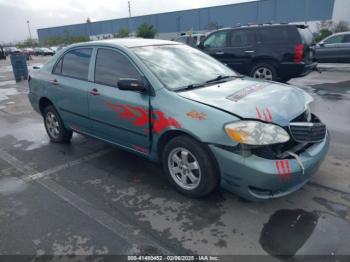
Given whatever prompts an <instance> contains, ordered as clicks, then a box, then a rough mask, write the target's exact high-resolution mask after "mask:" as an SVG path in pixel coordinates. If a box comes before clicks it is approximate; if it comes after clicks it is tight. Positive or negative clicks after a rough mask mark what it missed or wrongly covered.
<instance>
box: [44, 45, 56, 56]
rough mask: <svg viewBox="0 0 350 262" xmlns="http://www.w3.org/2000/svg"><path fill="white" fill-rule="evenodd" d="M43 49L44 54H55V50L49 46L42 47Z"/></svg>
mask: <svg viewBox="0 0 350 262" xmlns="http://www.w3.org/2000/svg"><path fill="white" fill-rule="evenodd" d="M41 51H42V55H44V56H47V55H51V56H52V55H54V54H55V51H53V50H51V49H50V48H47V47H42V48H41Z"/></svg>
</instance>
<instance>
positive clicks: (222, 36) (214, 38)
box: [204, 31, 227, 48]
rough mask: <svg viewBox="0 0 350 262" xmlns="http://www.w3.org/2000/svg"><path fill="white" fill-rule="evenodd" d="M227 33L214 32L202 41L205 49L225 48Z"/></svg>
mask: <svg viewBox="0 0 350 262" xmlns="http://www.w3.org/2000/svg"><path fill="white" fill-rule="evenodd" d="M226 41H227V31H222V32H216V33H214V34H212V35H211V36H209V37H208V38H207V40H205V41H204V46H205V47H219V48H220V47H226V46H227V44H226Z"/></svg>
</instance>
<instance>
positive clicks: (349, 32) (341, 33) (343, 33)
mask: <svg viewBox="0 0 350 262" xmlns="http://www.w3.org/2000/svg"><path fill="white" fill-rule="evenodd" d="M348 34H350V31H347V32H340V33H336V34H333V35H330V36H329V37H331V36H335V35H348Z"/></svg>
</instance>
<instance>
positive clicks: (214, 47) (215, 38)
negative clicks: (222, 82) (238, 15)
mask: <svg viewBox="0 0 350 262" xmlns="http://www.w3.org/2000/svg"><path fill="white" fill-rule="evenodd" d="M228 35H229V31H228V30H223V31H217V32H215V33H213V34H211V35H209V36H208V38H207V39H205V40H204V42H203V47H202V49H203V51H204V52H206V53H207V54H209V55H211V56H212V57H214V58H216V59H217V60H219V61H220V62H222V63H224V64H227V63H228V62H229V60H228V59H227V50H228V43H229V39H228Z"/></svg>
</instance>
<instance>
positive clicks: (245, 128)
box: [225, 121, 290, 145]
mask: <svg viewBox="0 0 350 262" xmlns="http://www.w3.org/2000/svg"><path fill="white" fill-rule="evenodd" d="M225 131H226V133H227V135H228V136H229V137H231V138H232V139H233V140H235V141H236V142H239V143H242V144H246V145H271V144H278V143H284V142H287V141H288V140H289V139H290V137H289V135H288V133H287V132H286V131H285V130H284V129H283V128H281V127H279V126H276V125H273V124H265V123H262V122H258V121H239V122H235V123H230V124H227V125H225Z"/></svg>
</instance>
